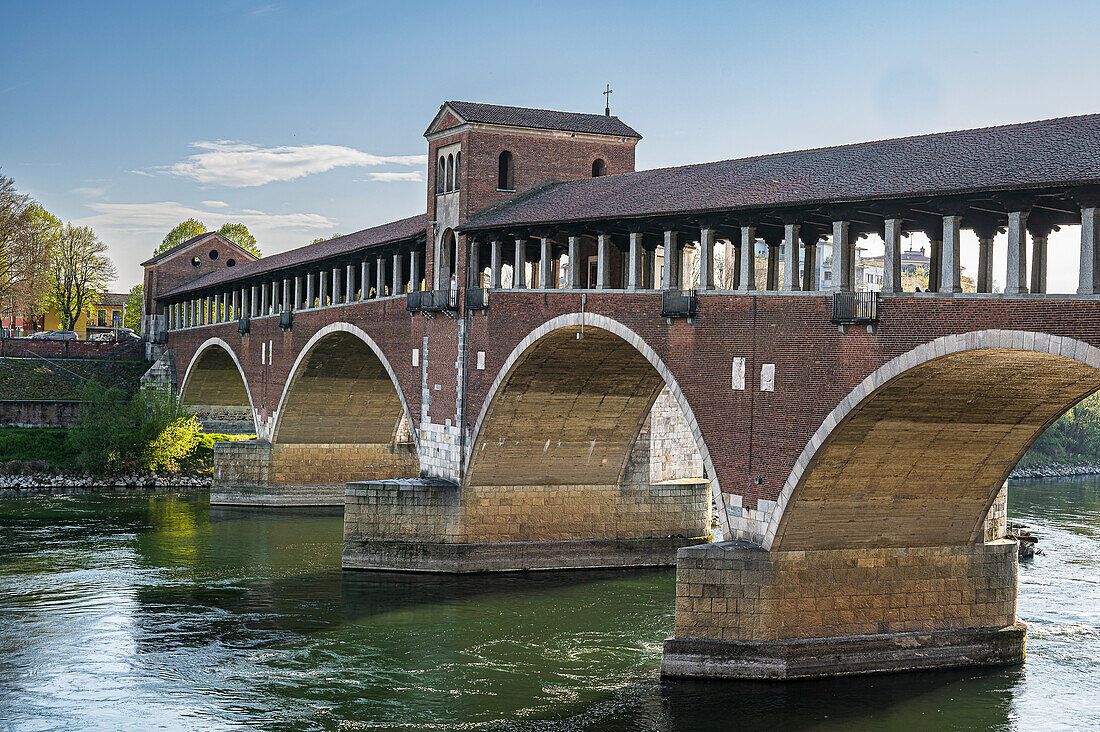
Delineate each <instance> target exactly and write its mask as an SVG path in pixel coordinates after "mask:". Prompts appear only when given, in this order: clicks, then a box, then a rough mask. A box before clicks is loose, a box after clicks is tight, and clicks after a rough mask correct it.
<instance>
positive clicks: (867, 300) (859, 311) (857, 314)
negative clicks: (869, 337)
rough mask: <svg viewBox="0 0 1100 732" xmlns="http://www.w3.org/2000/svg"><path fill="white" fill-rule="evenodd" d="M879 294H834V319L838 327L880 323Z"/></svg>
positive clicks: (831, 320)
mask: <svg viewBox="0 0 1100 732" xmlns="http://www.w3.org/2000/svg"><path fill="white" fill-rule="evenodd" d="M878 300H879V294H878V293H877V292H835V293H833V317H832V318H830V319H829V322H830V323H835V324H836V325H870V324H872V323H877V322H878Z"/></svg>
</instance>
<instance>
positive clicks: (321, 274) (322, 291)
mask: <svg viewBox="0 0 1100 732" xmlns="http://www.w3.org/2000/svg"><path fill="white" fill-rule="evenodd" d="M317 298H318V303H319V306H320V307H325V306H326V305H328V278H327V277H325V270H323V269H322V270H319V271H318V272H317Z"/></svg>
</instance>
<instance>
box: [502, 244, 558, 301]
mask: <svg viewBox="0 0 1100 732" xmlns="http://www.w3.org/2000/svg"><path fill="white" fill-rule="evenodd" d="M570 238H572V237H570ZM503 246H504V243H503V242H502V241H500V239H494V240H493V241H492V243H491V244H489V287H491V288H494V289H496V288H498V287H500V270H501V268H502V267H503V266H504V262H503V261H502V260H501V258H500V254H501V248H502V247H503ZM569 265H570V266H572V265H573V258H572V257H570V258H569Z"/></svg>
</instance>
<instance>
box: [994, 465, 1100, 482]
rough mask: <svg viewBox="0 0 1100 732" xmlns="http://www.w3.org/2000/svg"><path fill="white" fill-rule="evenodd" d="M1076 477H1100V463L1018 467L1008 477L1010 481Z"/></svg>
mask: <svg viewBox="0 0 1100 732" xmlns="http://www.w3.org/2000/svg"><path fill="white" fill-rule="evenodd" d="M1076 475H1100V461H1094V462H1093V461H1086V462H1080V463H1034V464H1032V465H1017V466H1016V469H1015V470H1013V471H1012V472H1011V473H1010V474H1009V476H1008V477H1009V479H1021V478H1071V477H1073V476H1076Z"/></svg>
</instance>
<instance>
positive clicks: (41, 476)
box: [0, 473, 213, 498]
mask: <svg viewBox="0 0 1100 732" xmlns="http://www.w3.org/2000/svg"><path fill="white" fill-rule="evenodd" d="M212 484H213V478H212V477H210V476H205V475H180V474H178V473H166V474H163V475H162V474H157V473H145V474H139V475H117V476H102V475H94V476H93V475H55V474H49V473H32V474H30V475H0V498H18V497H19V496H29V495H40V494H65V493H100V492H102V493H108V492H117V491H150V490H153V491H155V490H173V491H176V490H206V489H208V488H210V486H211V485H212Z"/></svg>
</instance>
